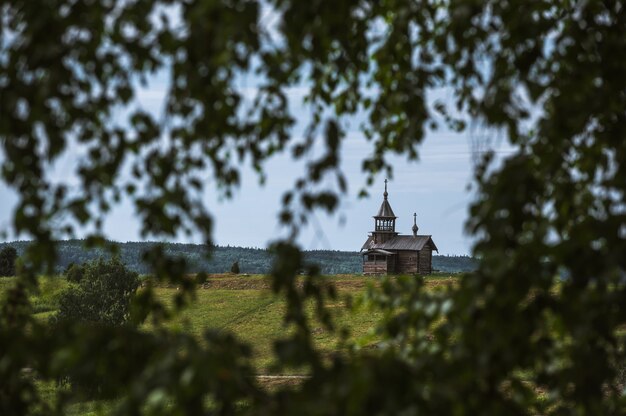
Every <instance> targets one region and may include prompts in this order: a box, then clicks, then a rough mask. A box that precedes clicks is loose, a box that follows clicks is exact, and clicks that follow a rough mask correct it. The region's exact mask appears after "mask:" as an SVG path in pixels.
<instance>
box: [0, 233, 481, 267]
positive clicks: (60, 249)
mask: <svg viewBox="0 0 626 416" xmlns="http://www.w3.org/2000/svg"><path fill="white" fill-rule="evenodd" d="M28 244H30V242H29V241H14V242H7V243H0V250H2V249H3V248H4V247H14V248H15V249H16V250H17V253H18V255H21V254H22V253H24V251H25V249H26V247H27V246H28ZM158 244H161V243H156V242H126V243H122V242H119V243H115V245H116V246H117V249H118V252H117V255H118V256H119V257H120V259H121V260H122V262H123V263H124V264H126V266H127V267H128V268H129V269H130V270H132V271H134V272H137V273H140V274H149V273H151V268H150V265H149V264H148V263H147V262H145V261H143V254H144V253H145V252H147V251H149V250H150V249H153V248H154V247H155V246H157V245H158ZM162 245H163V247H164V252H165V253H166V254H167V255H168V256H171V257H173V258H184V259H185V263H186V265H187V271H188V272H189V273H197V272H205V273H224V272H228V271H230V268H231V266H232V264H233V263H234V262H235V261H237V262H239V268H240V272H241V273H251V274H264V273H269V271H270V269H271V265H272V260H273V258H274V256H273V254H272V252H271V251H270V250H267V249H261V248H250V247H232V246H212V247H211V249H210V250H208V251H207V248H206V246H205V245H201V244H178V243H162ZM57 254H58V255H57V261H56V266H55V271H56V272H59V273H60V272H63V271H64V270H65V269H67V267H68V266H69V265H70V264H72V263H74V264H82V263H85V262H87V261H90V260H95V259H97V258H99V257H103V258H109V257H110V256H111V253H110V252H109V251H108V250H107V249H105V248H102V247H95V248H87V247H85V244H84V241H83V240H65V241H59V242H58V244H57ZM207 254H208V256H207ZM304 258H305V261H306V262H307V263H308V264H316V265H318V266H319V267H320V268H321V272H322V274H326V275H332V274H358V273H361V271H362V267H361V256H360V255H359V253H358V252H354V251H338V250H311V251H305V252H304ZM476 263H477V261H476V259H474V258H472V257H469V256H446V255H434V256H433V269H434V271H440V272H445V273H460V272H468V271H473V270H475V268H476Z"/></svg>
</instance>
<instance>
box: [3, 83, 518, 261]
mask: <svg viewBox="0 0 626 416" xmlns="http://www.w3.org/2000/svg"><path fill="white" fill-rule="evenodd" d="M166 78H167V77H166V76H165V75H163V74H162V76H159V77H155V78H154V79H153V81H152V82H151V83H150V84H149V86H148V87H147V88H145V89H142V90H141V91H140V92H139V102H140V105H141V106H142V107H144V108H145V109H147V110H148V111H151V112H155V113H156V112H158V111H160V109H161V105H162V99H163V96H164V91H165V89H166V85H167V84H166ZM240 83H241V89H242V91H244V92H246V93H249V94H253V93H254V91H255V88H254V84H255V81H254V79H246V78H243V79H242V80H241V82H240ZM303 92H304V91H303V90H302V89H298V88H294V89H291V90H289V97H290V99H291V101H292V102H293V106H292V110H293V113H294V114H295V116H296V118H297V119H298V121H299V124H300V126H302V125H303V124H304V123H305V122H306V119H307V115H308V113H307V111H306V109H305V108H304V107H303V106H302V105H301V104H300V99H301V97H302V94H303ZM435 95H439V96H443V98H444V99H445V94H443V93H439V94H435ZM439 98H441V97H439ZM351 124H353V125H355V126H356V125H358V123H356V122H354V123H351ZM482 134H484V133H482ZM294 135H298V129H296V131H295V132H294ZM477 140H480V138H479V137H478V134H477V133H476V132H472V131H468V132H466V133H463V134H457V133H454V132H451V131H447V130H441V131H438V132H437V133H429V134H428V136H427V137H426V139H425V141H424V143H423V145H422V146H421V150H420V160H419V161H417V162H416V161H413V162H409V161H408V160H407V159H406V158H404V157H393V158H391V159H390V160H391V161H392V162H393V164H394V165H395V166H396V168H395V174H394V178H393V180H390V182H389V202H390V203H391V206H392V208H393V210H394V212H395V214H396V215H397V216H398V217H399V218H398V220H397V223H396V230H397V231H399V232H400V233H402V234H410V233H411V227H412V225H413V213H414V212H416V213H417V225H418V226H419V234H430V235H432V236H433V240H434V241H435V243H436V244H437V246H438V248H439V252H440V254H469V253H470V248H471V239H470V237H469V236H467V235H466V234H465V233H464V227H463V226H464V222H465V220H466V216H467V209H468V204H469V203H470V201H471V200H472V198H473V195H472V193H471V192H470V191H468V184H469V183H470V181H471V176H472V167H473V163H472V160H473V158H474V157H475V156H476V155H475V154H474V153H473V151H472V149H474V148H475V143H476V141H477ZM472 144H474V146H473V145H472ZM490 146H491V147H492V148H494V149H495V150H496V151H497V152H498V154H499V155H500V156H501V157H502V156H506V155H507V154H509V153H510V152H511V149H510V148H509V147H507V146H506V145H505V144H503V143H499V142H498V141H497V140H496V141H495V142H492V143H491V145H490ZM370 149H371V145H370V144H369V143H368V142H367V141H366V140H365V138H364V137H363V135H362V134H361V133H360V132H359V131H358V130H357V129H354V130H351V131H349V132H348V135H347V138H346V140H345V142H344V144H343V148H342V159H341V167H342V169H343V171H344V173H345V174H346V176H347V179H348V183H349V192H348V195H347V196H346V197H345V198H344V199H343V200H342V202H341V205H340V207H339V209H338V210H337V212H336V213H335V214H334V215H333V216H327V215H325V214H321V213H320V214H317V215H316V216H315V218H313V219H312V221H311V224H310V225H309V227H308V228H307V229H305V230H304V231H303V233H302V236H301V238H300V243H301V245H302V247H303V248H305V249H333V250H353V251H358V250H359V249H360V247H361V245H362V244H363V242H364V241H365V239H366V238H367V233H368V232H369V231H371V230H372V228H373V219H372V215H374V214H375V213H376V212H377V211H378V208H379V206H380V203H381V201H382V193H383V180H384V177H380V178H378V180H377V182H376V183H375V185H374V186H373V188H372V189H371V190H370V197H369V198H365V199H358V198H357V197H356V195H357V193H358V191H359V189H360V187H361V186H362V185H363V184H364V183H365V175H364V173H363V172H362V171H361V161H362V160H363V158H365V157H367V156H368V155H369V153H370V152H371V150H370ZM77 160H78V159H77V156H76V155H75V154H72V153H71V151H70V153H69V154H67V155H66V156H65V157H64V158H63V159H62V160H61V161H60V162H59V163H57V164H56V167H55V171H54V172H53V174H54V176H55V177H57V178H58V179H61V180H64V181H69V182H72V181H75V178H74V177H73V172H74V170H75V168H76V161H77ZM302 169H303V167H302V164H301V163H300V164H296V163H295V162H294V161H292V160H291V159H290V157H288V156H279V157H276V158H274V159H272V160H271V161H270V162H269V163H268V164H267V165H266V171H267V178H268V180H267V182H266V184H265V186H262V187H261V186H259V184H258V180H257V176H256V174H255V173H254V172H252V171H251V169H249V168H246V167H244V168H243V179H242V185H241V187H240V188H239V189H238V190H237V192H236V193H235V197H234V198H233V199H232V200H226V201H219V200H218V198H217V197H216V196H215V195H213V194H211V193H210V192H209V193H208V194H207V195H206V199H205V200H206V204H207V206H208V208H209V210H210V211H211V213H212V214H213V216H214V219H215V227H214V241H215V242H216V243H217V244H220V245H231V246H233V245H234V246H246V247H265V246H266V245H267V244H268V242H270V241H272V240H275V239H276V238H277V237H278V236H279V235H280V231H281V230H280V228H279V226H278V220H277V213H278V211H279V208H280V200H281V196H282V194H283V193H284V192H285V191H286V190H288V189H290V188H291V187H292V186H293V182H294V178H296V177H298V176H300V174H301V172H302V171H303V170H302ZM209 191H210V190H209ZM0 200H1V201H2V203H1V204H0V228H1V229H3V230H9V231H10V224H11V218H12V213H13V209H14V205H15V201H16V197H15V195H14V194H13V193H12V191H10V190H9V189H7V187H6V186H4V185H3V184H0ZM138 230H139V224H138V220H137V219H136V218H135V216H134V214H133V208H132V206H131V205H130V204H128V203H122V204H121V205H120V206H119V207H118V208H117V209H115V210H114V211H113V212H112V214H111V215H110V216H109V218H108V220H107V222H106V225H105V232H107V234H108V237H109V238H110V239H113V240H118V241H137V240H139V238H140V237H139V233H138ZM9 236H10V237H9V239H15V238H23V237H24V236H15V235H11V234H9ZM178 241H179V242H197V241H194V240H193V238H192V239H191V240H189V239H188V238H181V239H179V240H178ZM198 241H199V240H198Z"/></svg>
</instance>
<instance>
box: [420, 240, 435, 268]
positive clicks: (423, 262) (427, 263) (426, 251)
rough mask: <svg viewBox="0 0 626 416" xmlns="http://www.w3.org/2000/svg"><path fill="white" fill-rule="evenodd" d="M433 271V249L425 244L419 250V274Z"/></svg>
mask: <svg viewBox="0 0 626 416" xmlns="http://www.w3.org/2000/svg"><path fill="white" fill-rule="evenodd" d="M432 272H433V251H432V250H431V248H430V247H428V246H424V248H422V249H421V250H420V252H419V274H431V273H432Z"/></svg>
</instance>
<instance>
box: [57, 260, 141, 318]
mask: <svg viewBox="0 0 626 416" xmlns="http://www.w3.org/2000/svg"><path fill="white" fill-rule="evenodd" d="M71 270H76V271H75V272H72V275H73V276H75V277H76V278H78V276H79V275H80V274H82V277H81V278H79V279H78V282H79V283H78V286H73V287H70V288H68V289H67V290H66V291H65V292H64V293H63V294H62V295H61V298H60V300H59V312H58V314H57V316H56V319H57V320H70V321H77V322H94V323H102V324H107V325H123V324H126V323H127V322H128V320H129V315H130V301H131V298H132V296H133V295H134V293H135V291H136V290H137V287H139V278H138V275H137V273H135V272H132V271H130V270H128V269H127V268H126V266H125V265H124V264H123V263H122V262H121V261H120V260H119V259H118V258H113V259H111V260H106V261H105V260H103V259H99V260H96V261H93V262H89V263H86V264H85V265H83V266H77V265H75V266H74V267H73V268H72V269H71ZM71 270H70V271H71ZM68 272H69V271H68ZM69 279H70V278H69V273H68V280H69Z"/></svg>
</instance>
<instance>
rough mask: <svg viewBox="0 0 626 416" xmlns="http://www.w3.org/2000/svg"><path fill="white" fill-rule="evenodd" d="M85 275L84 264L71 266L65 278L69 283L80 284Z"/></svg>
mask: <svg viewBox="0 0 626 416" xmlns="http://www.w3.org/2000/svg"><path fill="white" fill-rule="evenodd" d="M84 275H85V266H84V265H82V264H74V263H72V264H70V265H69V266H68V268H67V270H66V271H65V278H66V279H67V281H68V282H74V283H80V281H81V280H83V276H84Z"/></svg>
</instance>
